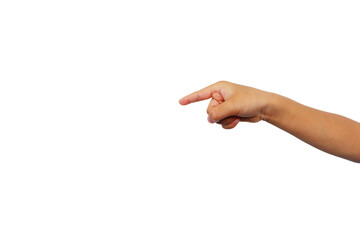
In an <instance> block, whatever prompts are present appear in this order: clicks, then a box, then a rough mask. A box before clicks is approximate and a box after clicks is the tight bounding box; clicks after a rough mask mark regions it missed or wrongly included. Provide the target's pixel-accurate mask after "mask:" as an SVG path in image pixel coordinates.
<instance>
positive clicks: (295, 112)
mask: <svg viewBox="0 0 360 240" xmlns="http://www.w3.org/2000/svg"><path fill="white" fill-rule="evenodd" d="M209 98H211V101H210V103H209V107H208V109H207V112H208V115H209V116H208V121H209V122H210V123H218V124H221V125H222V127H223V128H225V129H231V128H234V127H235V126H236V125H237V124H238V123H239V122H242V121H247V122H258V121H260V120H264V121H267V122H269V123H270V124H272V125H274V126H276V127H279V128H281V129H283V130H284V131H286V132H288V133H290V134H292V135H294V136H295V137H297V138H299V139H300V140H302V141H304V142H306V143H308V144H310V145H312V146H314V147H316V148H318V149H320V150H322V151H325V152H327V153H330V154H333V155H336V156H339V157H342V158H345V159H348V160H351V161H354V162H360V123H358V122H355V121H353V120H351V119H349V118H346V117H343V116H340V115H337V114H333V113H328V112H324V111H320V110H316V109H314V108H310V107H307V106H304V105H302V104H300V103H297V102H295V101H293V100H291V99H289V98H286V97H283V96H280V95H278V94H274V93H270V92H266V91H262V90H259V89H255V88H251V87H247V86H243V85H238V84H234V83H230V82H225V81H220V82H217V83H215V84H213V85H210V86H208V87H206V88H204V89H202V90H199V91H196V92H194V93H192V94H189V95H188V96H186V97H183V98H182V99H180V101H179V102H180V104H181V105H187V104H189V103H193V102H197V101H202V100H205V99H209Z"/></svg>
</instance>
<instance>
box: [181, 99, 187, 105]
mask: <svg viewBox="0 0 360 240" xmlns="http://www.w3.org/2000/svg"><path fill="white" fill-rule="evenodd" d="M179 103H180V105H187V104H188V101H187V100H186V98H181V99H180V100H179Z"/></svg>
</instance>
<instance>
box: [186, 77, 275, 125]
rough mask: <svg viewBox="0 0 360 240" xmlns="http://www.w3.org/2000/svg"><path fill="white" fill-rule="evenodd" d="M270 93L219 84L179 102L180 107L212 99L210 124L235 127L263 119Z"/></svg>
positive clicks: (222, 82) (245, 87) (209, 116)
mask: <svg viewBox="0 0 360 240" xmlns="http://www.w3.org/2000/svg"><path fill="white" fill-rule="evenodd" d="M270 96H271V93H269V92H265V91H261V90H259V89H255V88H251V87H247V86H243V85H238V84H234V83H231V82H226V81H220V82H217V83H215V84H212V85H210V86H208V87H206V88H204V89H202V90H199V91H196V92H194V93H192V94H189V95H187V96H186V97H183V98H182V99H180V100H179V103H180V104H181V105H187V104H190V103H194V102H198V101H202V100H206V99H209V98H211V100H210V103H209V106H208V108H207V113H208V121H209V122H210V123H215V122H216V123H218V124H221V125H222V127H223V128H225V129H231V128H234V127H235V126H236V125H237V124H238V123H239V122H240V121H245V122H258V121H260V120H264V118H265V115H266V107H267V102H268V99H269V97H270Z"/></svg>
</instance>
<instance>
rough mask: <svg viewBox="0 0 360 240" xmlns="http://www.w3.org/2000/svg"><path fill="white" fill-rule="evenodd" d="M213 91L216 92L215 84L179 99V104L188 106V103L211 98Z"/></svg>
mask: <svg viewBox="0 0 360 240" xmlns="http://www.w3.org/2000/svg"><path fill="white" fill-rule="evenodd" d="M215 91H217V85H216V83H215V84H212V85H210V86H207V87H205V88H203V89H201V90H199V91H196V92H193V93H191V94H189V95H187V96H185V97H183V98H181V99H180V100H179V103H180V104H181V105H188V104H190V103H194V102H199V101H203V100H206V99H209V98H211V97H212V94H213V93H214V92H215Z"/></svg>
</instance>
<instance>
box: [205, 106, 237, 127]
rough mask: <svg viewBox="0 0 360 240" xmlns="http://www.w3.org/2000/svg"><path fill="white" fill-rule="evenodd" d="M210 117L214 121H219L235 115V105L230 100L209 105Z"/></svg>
mask: <svg viewBox="0 0 360 240" xmlns="http://www.w3.org/2000/svg"><path fill="white" fill-rule="evenodd" d="M208 112H209V117H210V118H211V120H213V121H214V122H218V121H220V120H222V119H224V118H227V117H229V116H233V115H235V111H234V106H233V105H232V104H231V102H230V101H225V102H223V103H221V104H219V105H217V106H215V107H209V109H208Z"/></svg>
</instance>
